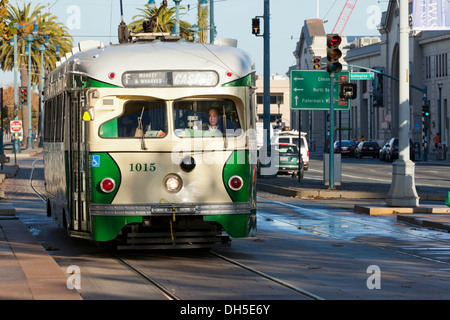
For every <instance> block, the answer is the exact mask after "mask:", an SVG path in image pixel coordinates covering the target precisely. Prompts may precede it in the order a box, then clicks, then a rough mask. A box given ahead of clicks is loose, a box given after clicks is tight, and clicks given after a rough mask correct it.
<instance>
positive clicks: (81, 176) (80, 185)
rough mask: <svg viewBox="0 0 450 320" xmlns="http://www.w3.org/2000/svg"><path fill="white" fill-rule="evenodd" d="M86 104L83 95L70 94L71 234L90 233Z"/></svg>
mask: <svg viewBox="0 0 450 320" xmlns="http://www.w3.org/2000/svg"><path fill="white" fill-rule="evenodd" d="M84 104H85V99H84V92H83V91H73V92H70V93H69V124H70V125H69V154H68V158H69V159H68V160H69V173H68V176H69V190H68V194H69V202H70V203H69V206H70V214H71V232H72V233H73V234H74V235H76V233H77V232H80V233H83V234H84V233H85V232H89V230H90V217H89V206H88V203H87V199H88V198H87V196H86V195H87V194H88V186H89V184H88V181H87V179H88V178H89V175H88V165H89V160H88V159H89V158H88V157H89V155H88V150H87V125H86V122H84V121H83V120H82V109H83V107H84Z"/></svg>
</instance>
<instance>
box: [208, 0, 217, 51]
mask: <svg viewBox="0 0 450 320" xmlns="http://www.w3.org/2000/svg"><path fill="white" fill-rule="evenodd" d="M209 27H210V29H209V43H213V42H214V38H215V33H216V26H215V25H214V0H209Z"/></svg>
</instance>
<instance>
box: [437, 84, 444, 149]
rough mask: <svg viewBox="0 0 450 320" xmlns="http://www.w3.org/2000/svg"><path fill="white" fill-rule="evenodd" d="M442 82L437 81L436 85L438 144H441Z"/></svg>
mask: <svg viewBox="0 0 450 320" xmlns="http://www.w3.org/2000/svg"><path fill="white" fill-rule="evenodd" d="M442 86H443V85H442V82H441V81H439V83H438V88H439V104H438V108H439V109H438V119H439V127H438V132H439V139H440V140H439V142H442V119H441V118H442Z"/></svg>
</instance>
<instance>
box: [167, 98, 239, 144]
mask: <svg viewBox="0 0 450 320" xmlns="http://www.w3.org/2000/svg"><path fill="white" fill-rule="evenodd" d="M173 113H174V122H175V126H174V128H175V134H176V135H177V136H178V137H214V136H220V137H222V136H224V135H227V136H238V135H239V134H240V132H241V131H240V130H238V129H240V128H241V124H240V121H239V116H238V112H237V109H236V105H235V104H234V102H233V101H232V100H228V99H213V100H191V99H189V100H179V101H175V102H174V104H173Z"/></svg>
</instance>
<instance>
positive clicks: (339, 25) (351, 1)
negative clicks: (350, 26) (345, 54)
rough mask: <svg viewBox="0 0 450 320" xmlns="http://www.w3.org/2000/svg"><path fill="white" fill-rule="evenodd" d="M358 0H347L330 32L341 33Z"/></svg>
mask: <svg viewBox="0 0 450 320" xmlns="http://www.w3.org/2000/svg"><path fill="white" fill-rule="evenodd" d="M357 2H358V0H347V2H346V3H345V6H344V8H343V9H342V11H341V14H340V16H339V19H338V21H337V22H336V25H335V26H334V29H333V32H332V33H337V34H339V35H342V33H343V32H344V29H345V26H346V25H347V22H348V19H350V16H351V14H352V12H353V9H354V8H355V6H356V3H357Z"/></svg>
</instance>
